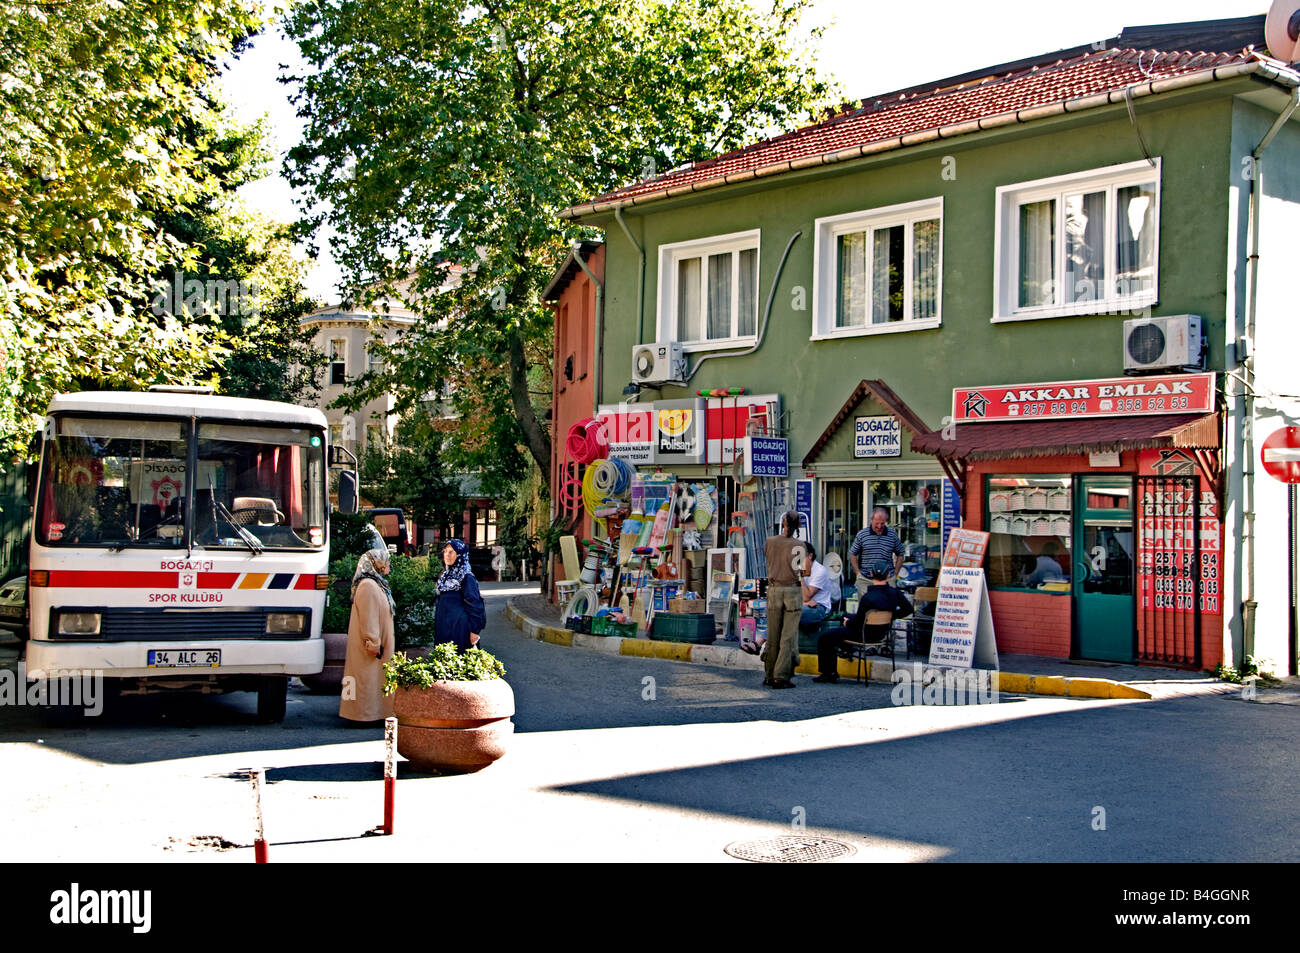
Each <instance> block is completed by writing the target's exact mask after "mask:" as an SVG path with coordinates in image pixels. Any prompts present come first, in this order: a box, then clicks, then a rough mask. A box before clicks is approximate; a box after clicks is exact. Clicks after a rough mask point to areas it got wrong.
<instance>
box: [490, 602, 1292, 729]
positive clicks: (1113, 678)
mask: <svg viewBox="0 0 1300 953" xmlns="http://www.w3.org/2000/svg"><path fill="white" fill-rule="evenodd" d="M560 616H561V610H560V607H559V606H557V605H553V604H551V603H549V602H547V600H546V597H545V596H544V595H542V594H541V593H529V594H526V595H519V596H515V597H514V598H513V599H511V600H510V603H509V607H508V608H507V609H506V617H507V618H508V619H510V621H511V622H512V623H513V624H514V625H515V626H516V627H517V628H519V629H520V630H521V631H522V632H524V634H525V635H528V636H530V637H532V638H535V639H539V640H540V641H543V642H551V643H553V644H556V645H566V646H571V647H573V648H581V649H587V650H589V651H596V652H605V653H608V654H612V655H627V656H632V657H638V658H663V659H670V660H674V661H682V662H698V663H702V664H706V665H722V666H725V667H728V668H747V669H753V670H754V671H759V670H761V669H762V667H763V665H762V662H760V661H759V660H758V659H757V658H755V657H754V656H752V655H748V654H746V653H744V652H742V651H740V649H739V648H738V647H736V643H735V642H727V641H723V640H721V639H719V640H716V641H715V642H714V643H713V644H712V645H689V644H684V643H679V642H658V641H653V640H650V639H632V638H627V639H624V638H618V637H612V636H600V635H583V634H582V633H578V632H571V631H569V630H568V629H565V628H563V627H562V625H561V621H560ZM917 663H920V664H924V663H925V660H924V659H920V658H913V659H911V660H908V659H906V658H905V657H901V656H900V657H899V658H898V659H897V665H898V667H903V666H905V665H908V664H917ZM999 663H1000V665H1001V669H1000V671H998V672H997V673H994V675H995V679H996V681H995V683H994V684H995V687H996V688H997V689H998V690H999V691H1002V692H1007V693H1008V694H1016V695H1063V696H1070V697H1081V698H1136V699H1162V698H1178V697H1183V696H1189V695H1231V694H1236V693H1240V692H1241V691H1242V687H1241V686H1240V685H1234V684H1232V683H1230V682H1221V681H1219V680H1218V679H1216V678H1214V677H1213V676H1211V675H1208V674H1206V673H1204V672H1194V671H1188V670H1185V669H1171V668H1158V667H1155V666H1147V665H1119V664H1110V663H1105V662H1074V661H1071V660H1068V659H1055V658H1044V657H1041V656H1037V655H1003V656H1001V657H1000V658H999ZM853 664H854V663H850V662H841V670H840V675H841V677H852V676H853V674H854V672H853V670H852V669H853ZM927 667H928V666H927ZM795 671H796V673H797V674H802V675H815V674H817V659H816V657H815V656H813V655H809V654H804V655H803V656H802V657H801V658H800V663H799V666H798V668H796V669H795ZM870 678H871V680H872V681H880V682H885V683H889V682H890V680H891V667H890V665H889V662H888V661H887V660H885V659H876V660H873V662H872V665H871V673H870ZM1256 700H1258V701H1261V702H1274V703H1279V702H1280V703H1286V704H1300V682H1297V680H1296V679H1284V680H1283V685H1282V687H1281V688H1276V689H1265V688H1260V689H1259V690H1258V692H1257V697H1256Z"/></svg>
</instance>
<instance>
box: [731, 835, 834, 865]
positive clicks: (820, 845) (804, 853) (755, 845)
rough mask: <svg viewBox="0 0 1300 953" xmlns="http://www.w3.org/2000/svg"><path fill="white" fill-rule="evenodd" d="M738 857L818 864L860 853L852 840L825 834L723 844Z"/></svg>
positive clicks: (771, 862) (758, 860)
mask: <svg viewBox="0 0 1300 953" xmlns="http://www.w3.org/2000/svg"><path fill="white" fill-rule="evenodd" d="M723 849H724V850H725V851H726V852H727V853H728V854H729V855H730V856H732V857H735V858H736V859H737V860H752V861H754V862H756V863H760V864H816V863H820V862H821V861H824V860H837V859H839V858H840V857H848V856H851V855H852V854H855V853H857V850H856V848H854V847H853V845H852V844H845V843H843V842H842V841H837V840H830V839H829V838H826V837H772V838H769V839H768V840H749V841H737V842H736V843H734V844H728V845H727V846H726V847H725V848H723Z"/></svg>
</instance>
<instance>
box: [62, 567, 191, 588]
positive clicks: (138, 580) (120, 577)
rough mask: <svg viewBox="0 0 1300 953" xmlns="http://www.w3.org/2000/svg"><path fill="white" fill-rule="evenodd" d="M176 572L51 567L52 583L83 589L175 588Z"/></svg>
mask: <svg viewBox="0 0 1300 953" xmlns="http://www.w3.org/2000/svg"><path fill="white" fill-rule="evenodd" d="M177 578H178V574H177V573H174V572H128V571H100V570H83V569H51V570H50V585H51V586H64V587H69V588H72V587H79V588H82V589H175V588H176V583H177Z"/></svg>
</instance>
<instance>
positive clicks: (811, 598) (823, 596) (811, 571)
mask: <svg viewBox="0 0 1300 953" xmlns="http://www.w3.org/2000/svg"><path fill="white" fill-rule="evenodd" d="M804 548H805V549H807V550H808V561H807V564H806V565H807V569H806V570H805V575H804V576H803V577H802V578H801V579H800V580H799V582H800V585H801V586H802V588H803V612H802V614H801V615H800V616H799V628H800V629H815V628H817V626H818V625H820V624H821V621H822V619H824V618H826V616H827V615H828V614H829V613H830V611H831V574H830V572H829V571H828V570H827V569H826V567H825V566H823V565H822V564H821V563H819V562H818V561H817V550H816V549H814V548H813V544H812V543H805V544H804Z"/></svg>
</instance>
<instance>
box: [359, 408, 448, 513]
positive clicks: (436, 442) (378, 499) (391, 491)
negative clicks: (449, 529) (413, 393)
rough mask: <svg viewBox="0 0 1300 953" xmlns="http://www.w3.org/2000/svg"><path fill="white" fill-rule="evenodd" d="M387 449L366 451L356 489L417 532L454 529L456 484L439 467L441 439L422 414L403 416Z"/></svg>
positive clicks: (442, 435) (415, 412) (444, 468)
mask: <svg viewBox="0 0 1300 953" xmlns="http://www.w3.org/2000/svg"><path fill="white" fill-rule="evenodd" d="M393 437H394V439H393V446H392V447H377V448H370V449H368V450H367V451H366V454H365V456H364V457H363V458H362V461H361V473H360V477H361V489H362V492H363V493H364V494H365V496H366V498H367V499H369V500H370V501H371V502H372V503H373V504H374V505H375V506H395V507H398V508H400V509H401V510H402V511H403V512H405V513H409V514H410V515H411V516H412V517H413V518H414V519H415V522H416V523H417V524H418V525H420V526H432V527H439V526H454V527H459V526H460V522H461V515H462V513H463V512H464V509H465V499H464V497H463V496H461V493H460V483H459V481H458V480H457V479H456V477H455V475H454V474H451V473H448V471H447V469H446V465H445V464H444V462H443V443H444V440H445V435H444V434H443V433H441V432H440V431H439V430H438V428H437V426H436V422H435V421H434V420H433V419H432V418H431V417H430V416H429V415H428V413H426V412H425V411H424V410H423V409H421V408H417V409H415V410H414V411H411V412H409V413H408V414H407V415H406V416H404V417H403V418H402V419H401V420H400V421H399V422H398V424H397V427H396V428H395V430H394V433H393Z"/></svg>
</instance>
